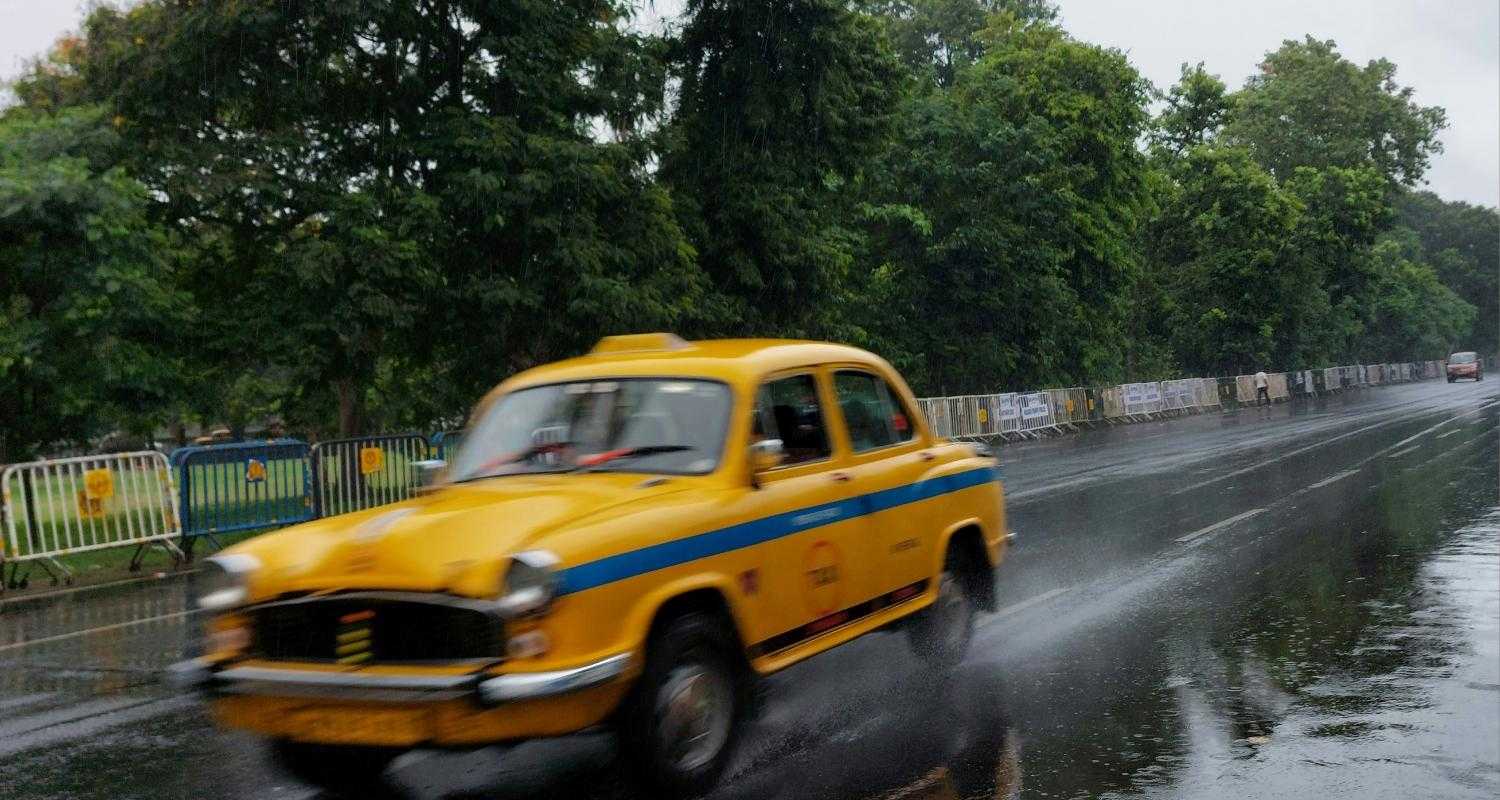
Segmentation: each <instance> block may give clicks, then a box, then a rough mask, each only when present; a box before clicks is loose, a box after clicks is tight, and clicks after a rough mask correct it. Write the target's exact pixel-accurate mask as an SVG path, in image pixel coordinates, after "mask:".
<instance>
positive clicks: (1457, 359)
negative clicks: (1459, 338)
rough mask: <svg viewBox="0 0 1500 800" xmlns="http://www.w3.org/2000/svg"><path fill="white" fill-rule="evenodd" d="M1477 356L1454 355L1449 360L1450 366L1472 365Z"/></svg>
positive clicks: (1471, 354) (1469, 354) (1468, 354)
mask: <svg viewBox="0 0 1500 800" xmlns="http://www.w3.org/2000/svg"><path fill="white" fill-rule="evenodd" d="M1476 358H1477V356H1476V355H1475V354H1473V353H1454V354H1453V355H1452V356H1451V357H1449V359H1448V363H1449V364H1472V363H1474V361H1475V359H1476Z"/></svg>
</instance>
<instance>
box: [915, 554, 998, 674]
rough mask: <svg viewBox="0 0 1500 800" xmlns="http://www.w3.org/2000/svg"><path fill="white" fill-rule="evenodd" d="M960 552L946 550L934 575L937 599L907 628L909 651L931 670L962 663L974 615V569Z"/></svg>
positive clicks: (947, 668) (948, 667)
mask: <svg viewBox="0 0 1500 800" xmlns="http://www.w3.org/2000/svg"><path fill="white" fill-rule="evenodd" d="M980 568H981V566H980V565H975V564H971V563H969V559H967V558H964V556H963V553H962V551H960V550H958V549H957V548H953V547H950V548H949V549H948V555H947V558H946V559H944V563H943V571H942V574H940V575H939V576H938V596H937V599H935V600H933V601H932V605H930V606H928V607H927V608H924V609H922V610H921V611H920V612H918V613H917V614H916V615H915V616H914V618H913V619H912V622H911V625H910V627H908V628H907V637H908V640H909V641H910V643H911V649H912V651H913V652H915V653H916V654H917V657H918V658H920V659H922V661H923V662H924V663H926V664H927V666H928V667H930V668H931V669H933V670H936V671H939V672H947V671H949V670H951V669H953V668H954V667H956V666H958V664H959V662H961V661H963V660H964V655H965V654H966V653H967V652H968V650H969V642H970V640H972V639H973V638H974V617H975V616H976V614H977V613H978V611H977V603H975V597H977V591H976V583H977V581H976V579H975V575H974V570H976V569H980Z"/></svg>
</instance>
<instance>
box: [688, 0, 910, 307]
mask: <svg viewBox="0 0 1500 800" xmlns="http://www.w3.org/2000/svg"><path fill="white" fill-rule="evenodd" d="M673 68H674V70H675V74H676V76H677V78H678V79H679V80H680V81H681V84H680V87H679V90H678V101H677V107H676V109H675V112H674V114H673V116H672V119H671V122H670V124H669V125H668V126H667V129H666V131H665V141H666V147H665V152H664V154H663V156H662V161H661V179H662V182H663V183H664V184H665V185H666V186H667V187H669V188H670V189H671V191H672V192H673V193H674V196H675V198H676V200H677V201H678V203H679V207H680V209H681V213H682V216H683V218H684V220H685V227H686V230H687V231H688V234H689V238H690V240H691V241H692V243H693V246H694V248H695V249H696V251H697V253H698V257H699V260H700V263H701V264H702V267H703V269H704V271H705V272H706V273H707V275H708V276H709V277H710V278H711V279H712V282H713V286H714V290H715V291H714V294H713V297H712V307H711V308H710V309H709V319H708V320H707V324H705V325H704V326H703V327H704V328H705V329H707V330H712V331H720V332H729V333H759V334H769V333H778V334H784V335H818V334H820V333H822V332H824V331H826V329H827V327H828V323H827V320H826V319H825V318H824V313H825V308H826V307H825V303H826V301H827V300H828V299H829V298H831V297H833V296H835V295H836V293H838V292H839V291H840V287H842V286H843V285H844V284H846V283H847V281H848V279H849V273H850V269H851V264H852V261H853V253H854V250H855V247H856V245H857V240H856V234H857V231H855V230H854V229H853V228H852V227H851V225H850V223H851V220H852V216H853V208H854V198H855V196H856V192H855V191H854V190H853V186H854V185H855V184H856V183H857V182H858V181H859V179H860V175H861V171H862V170H863V169H864V168H865V166H866V164H867V162H868V160H869V159H870V157H871V156H872V155H873V154H875V153H876V152H878V151H879V150H880V149H881V148H882V147H883V146H884V144H885V141H886V134H887V131H888V129H889V126H890V122H891V118H892V112H893V110H894V108H895V106H896V104H897V100H898V99H899V97H900V92H901V84H902V81H901V70H900V66H899V64H898V62H897V60H896V58H895V56H894V55H893V54H892V52H891V50H890V47H889V45H888V44H887V42H886V40H885V37H884V35H883V32H882V30H881V26H880V25H879V24H878V23H877V22H876V21H875V20H874V19H872V18H871V17H869V16H867V15H864V14H861V13H856V12H854V11H851V10H850V9H849V8H848V6H847V4H846V3H842V2H837V0H774V1H773V2H758V1H755V0H692V1H691V2H689V3H688V4H687V8H686V24H685V25H684V27H683V29H682V32H681V36H680V38H679V39H678V40H677V41H676V42H675V44H674V52H673Z"/></svg>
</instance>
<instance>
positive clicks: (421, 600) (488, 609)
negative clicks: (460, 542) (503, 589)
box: [245, 591, 501, 617]
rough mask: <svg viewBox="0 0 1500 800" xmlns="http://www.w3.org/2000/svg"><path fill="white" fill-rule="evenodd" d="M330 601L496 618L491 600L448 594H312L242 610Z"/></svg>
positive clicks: (496, 610) (493, 602)
mask: <svg viewBox="0 0 1500 800" xmlns="http://www.w3.org/2000/svg"><path fill="white" fill-rule="evenodd" d="M330 600H384V601H389V602H397V603H418V604H425V605H431V606H448V607H450V608H461V609H464V610H466V611H477V612H479V613H481V614H489V615H492V616H495V617H500V616H501V613H500V605H499V604H498V603H496V602H495V601H494V600H480V599H477V598H473V597H458V596H456V595H451V594H439V593H437V592H387V591H361V592H332V593H329V594H312V595H304V596H302V597H293V598H291V599H288V600H272V601H270V602H266V603H256V604H255V605H252V606H249V607H248V608H246V609H245V610H246V611H256V610H258V609H262V608H279V607H281V606H297V605H306V604H308V603H320V602H327V601H330Z"/></svg>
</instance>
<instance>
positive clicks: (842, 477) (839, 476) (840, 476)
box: [828, 472, 850, 483]
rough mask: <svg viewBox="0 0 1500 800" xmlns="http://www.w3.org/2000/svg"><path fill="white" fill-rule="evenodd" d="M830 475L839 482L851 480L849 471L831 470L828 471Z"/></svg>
mask: <svg viewBox="0 0 1500 800" xmlns="http://www.w3.org/2000/svg"><path fill="white" fill-rule="evenodd" d="M828 477H829V478H832V479H833V480H834V481H836V482H838V483H848V482H849V480H850V475H849V473H847V472H830V473H828Z"/></svg>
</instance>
